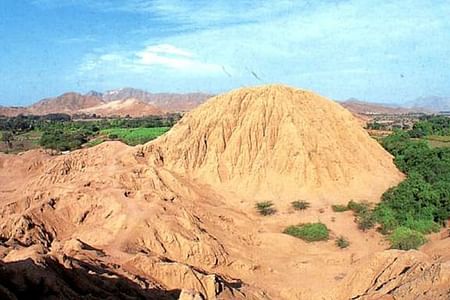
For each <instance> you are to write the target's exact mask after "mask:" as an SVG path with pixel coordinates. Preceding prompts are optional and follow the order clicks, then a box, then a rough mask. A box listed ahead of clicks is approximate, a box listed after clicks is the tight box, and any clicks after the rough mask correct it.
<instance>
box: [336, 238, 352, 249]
mask: <svg viewBox="0 0 450 300" xmlns="http://www.w3.org/2000/svg"><path fill="white" fill-rule="evenodd" d="M336 246H338V247H339V248H341V249H344V248H347V247H348V246H350V242H349V241H348V240H347V239H346V238H345V237H344V236H342V235H341V236H339V237H338V238H337V239H336Z"/></svg>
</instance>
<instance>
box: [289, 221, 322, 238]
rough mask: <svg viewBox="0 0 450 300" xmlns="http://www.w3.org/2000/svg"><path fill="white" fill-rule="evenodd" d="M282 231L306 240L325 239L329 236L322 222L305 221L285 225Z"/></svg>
mask: <svg viewBox="0 0 450 300" xmlns="http://www.w3.org/2000/svg"><path fill="white" fill-rule="evenodd" d="M283 233H286V234H289V235H292V236H294V237H297V238H300V239H302V240H305V241H307V242H316V241H326V240H328V238H329V230H328V228H327V226H325V224H322V223H306V224H300V225H292V226H289V227H287V228H286V229H285V230H284V231H283Z"/></svg>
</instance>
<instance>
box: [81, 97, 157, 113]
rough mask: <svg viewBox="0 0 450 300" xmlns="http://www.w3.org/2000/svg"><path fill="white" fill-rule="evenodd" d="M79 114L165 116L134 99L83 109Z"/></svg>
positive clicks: (147, 104)
mask: <svg viewBox="0 0 450 300" xmlns="http://www.w3.org/2000/svg"><path fill="white" fill-rule="evenodd" d="M79 113H85V114H97V115H100V116H103V117H110V116H123V117H125V116H130V117H143V116H151V115H162V114H163V112H162V111H161V110H160V109H159V108H157V107H156V106H154V105H152V104H149V103H146V102H143V101H140V100H138V99H134V98H129V99H125V100H116V101H111V102H108V103H105V104H102V105H98V106H94V107H90V108H86V109H81V110H79Z"/></svg>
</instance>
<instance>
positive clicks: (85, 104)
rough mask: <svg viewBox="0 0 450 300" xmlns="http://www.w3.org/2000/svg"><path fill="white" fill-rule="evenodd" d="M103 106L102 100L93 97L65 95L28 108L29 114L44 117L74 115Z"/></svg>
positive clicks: (74, 94) (75, 94)
mask: <svg viewBox="0 0 450 300" xmlns="http://www.w3.org/2000/svg"><path fill="white" fill-rule="evenodd" d="M101 104H103V100H102V99H101V98H99V97H95V96H84V95H81V94H78V93H66V94H62V95H61V96H58V97H56V98H47V99H43V100H41V101H39V102H37V103H35V104H33V105H31V106H30V107H29V108H28V110H27V111H28V113H29V114H34V115H45V114H51V113H67V114H74V113H76V112H77V111H78V110H80V109H85V108H89V107H93V106H97V105H101Z"/></svg>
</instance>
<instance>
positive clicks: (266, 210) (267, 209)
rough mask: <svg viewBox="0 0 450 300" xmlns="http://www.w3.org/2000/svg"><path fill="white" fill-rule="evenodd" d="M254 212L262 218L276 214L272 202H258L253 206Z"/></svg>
mask: <svg viewBox="0 0 450 300" xmlns="http://www.w3.org/2000/svg"><path fill="white" fill-rule="evenodd" d="M255 207H256V210H257V211H258V212H259V214H260V215H262V216H268V215H273V214H274V213H275V212H276V209H275V208H274V207H273V203H272V201H263V202H258V203H256V205H255Z"/></svg>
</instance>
